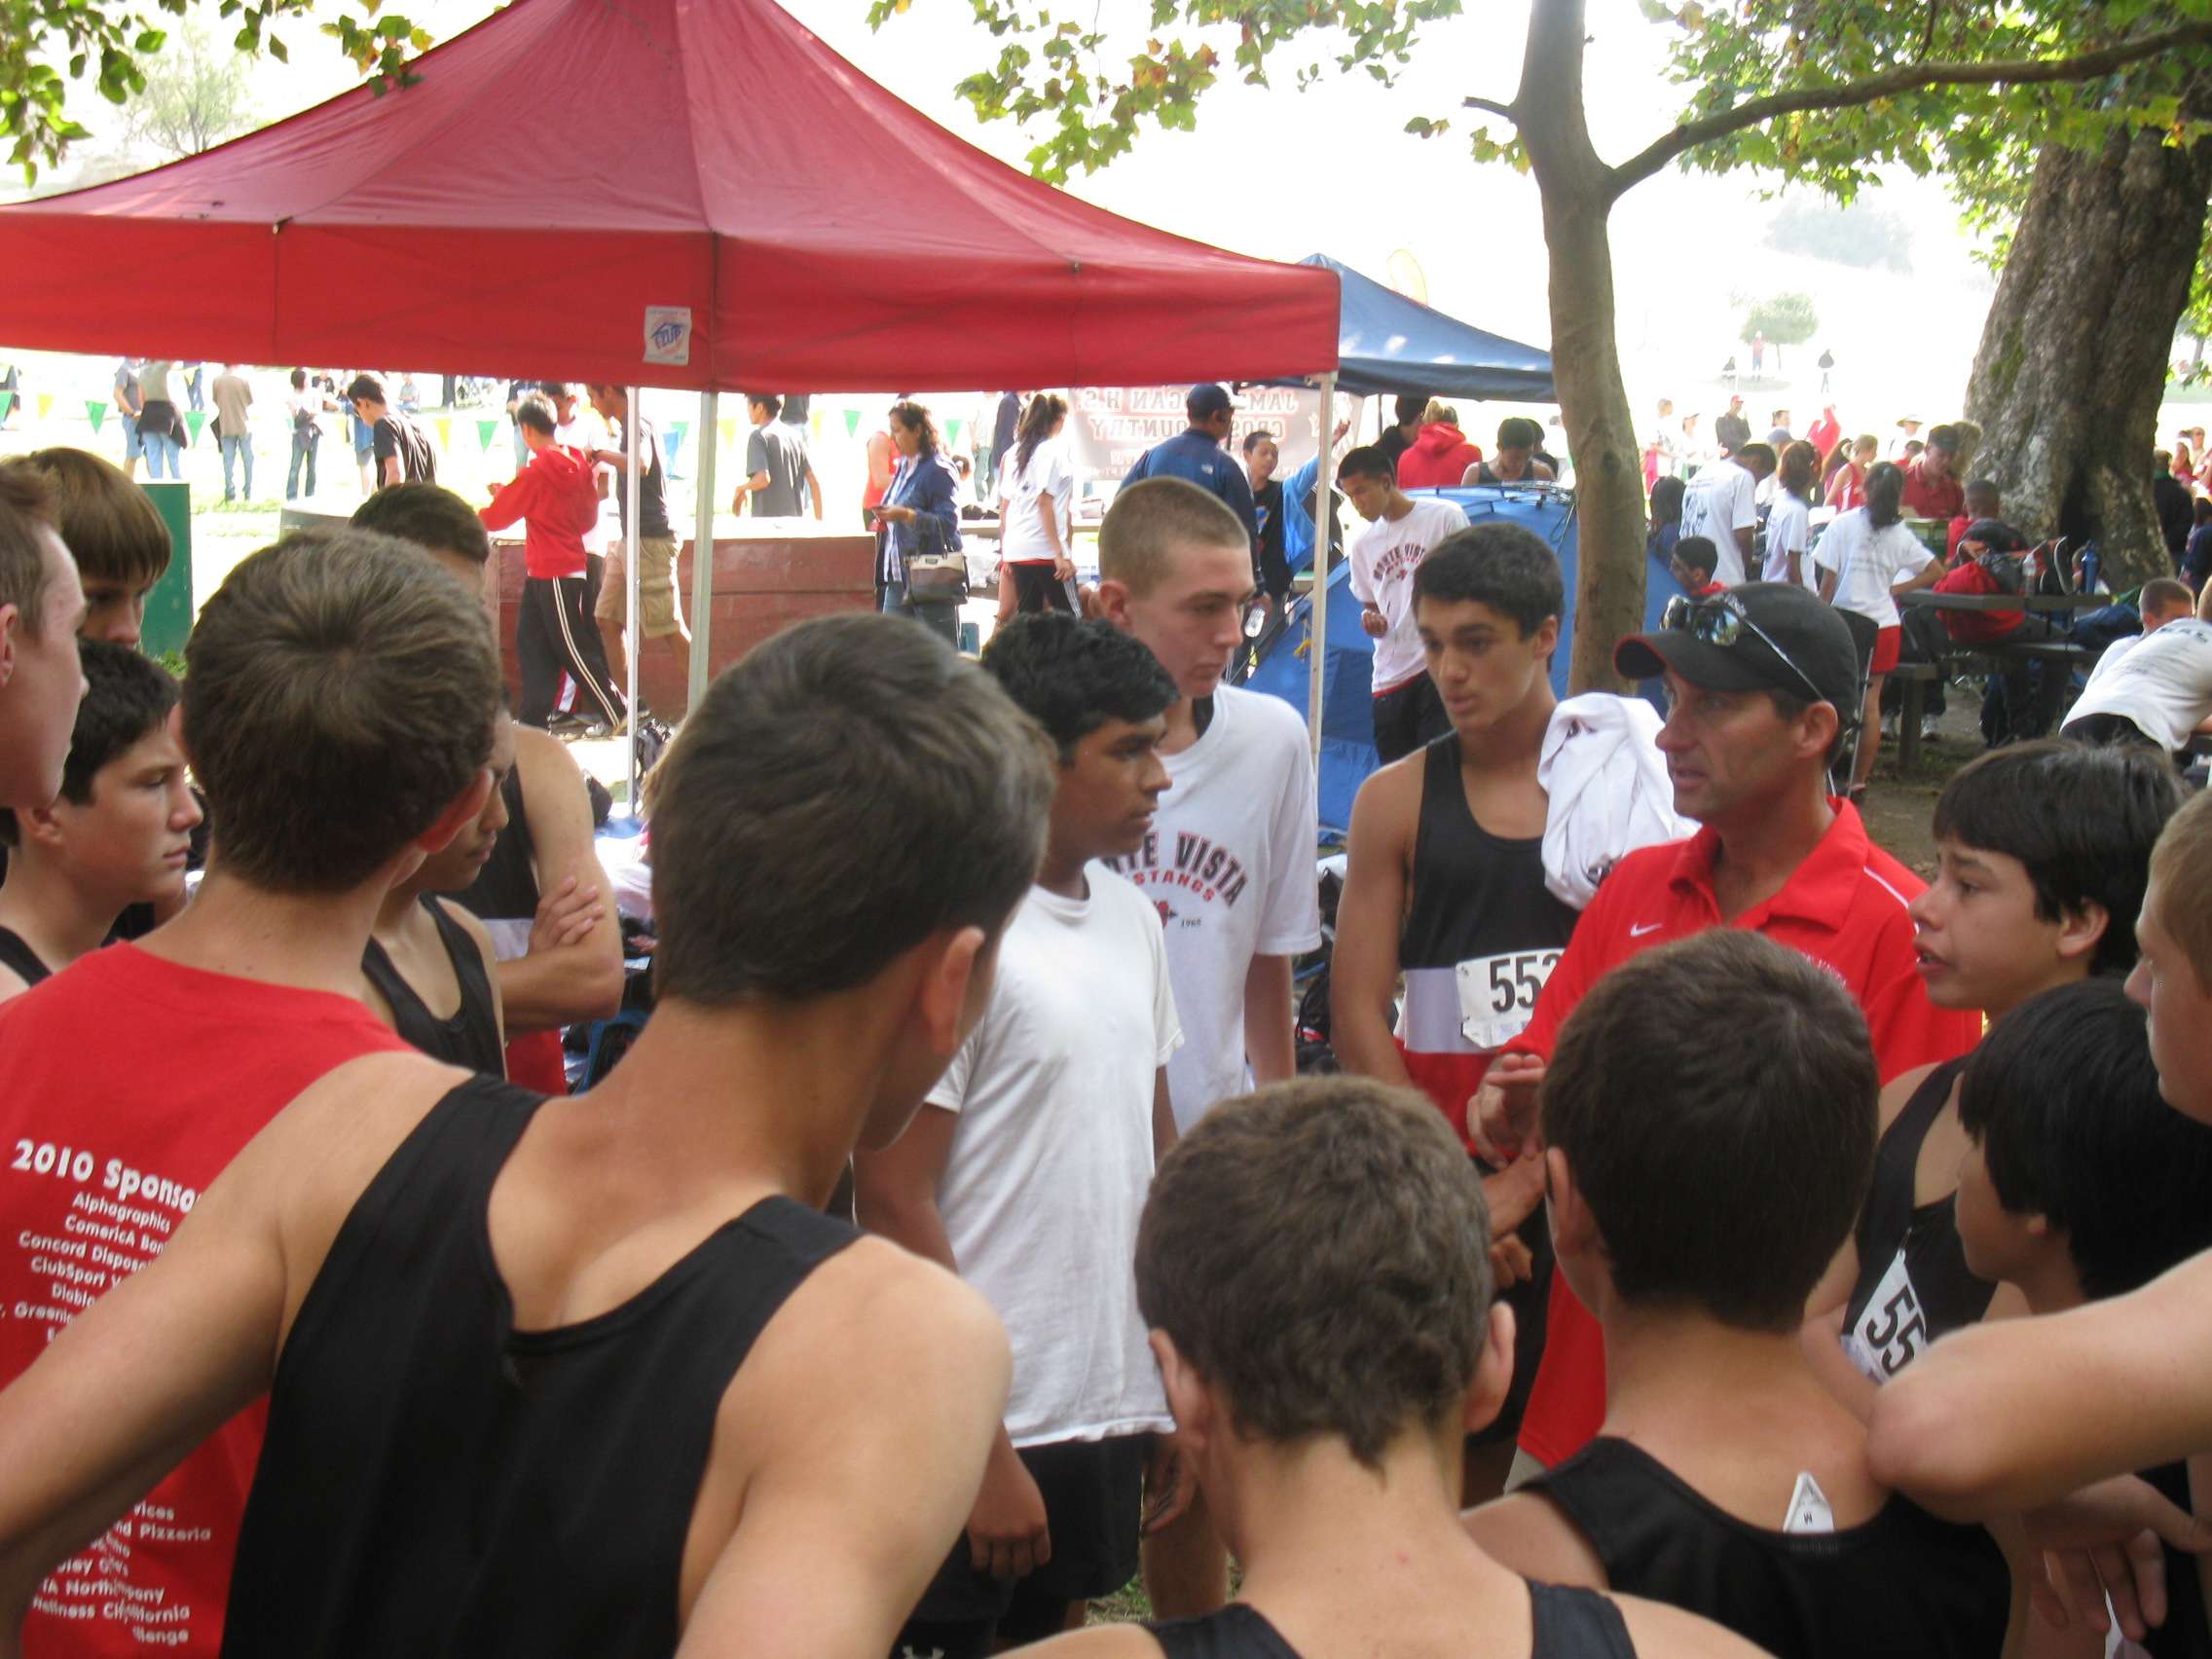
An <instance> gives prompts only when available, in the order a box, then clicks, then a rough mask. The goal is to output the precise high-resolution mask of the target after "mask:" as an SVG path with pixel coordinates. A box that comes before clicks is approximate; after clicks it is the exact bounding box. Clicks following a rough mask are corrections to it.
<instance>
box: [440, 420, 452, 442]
mask: <svg viewBox="0 0 2212 1659" xmlns="http://www.w3.org/2000/svg"><path fill="white" fill-rule="evenodd" d="M438 448H440V449H451V448H453V422H452V421H450V420H448V419H447V418H446V417H445V416H442V415H441V416H439V417H438Z"/></svg>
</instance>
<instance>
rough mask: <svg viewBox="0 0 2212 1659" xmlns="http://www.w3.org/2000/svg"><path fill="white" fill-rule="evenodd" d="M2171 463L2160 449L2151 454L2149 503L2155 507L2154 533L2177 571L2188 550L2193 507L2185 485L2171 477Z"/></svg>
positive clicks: (2194, 523)
mask: <svg viewBox="0 0 2212 1659" xmlns="http://www.w3.org/2000/svg"><path fill="white" fill-rule="evenodd" d="M2172 462H2173V458H2172V457H2171V456H2169V455H2167V454H2166V452H2165V451H2164V450H2159V451H2158V452H2157V454H2156V455H2155V456H2153V457H2152V464H2153V467H2154V468H2155V470H2154V471H2153V472H2152V474H2151V503H2152V505H2153V506H2155V507H2157V510H2158V534H2159V535H2161V536H2163V537H2164V538H2165V543H2166V552H2167V554H2168V555H2169V556H2170V557H2171V558H2172V559H2173V567H2174V569H2175V570H2177V571H2178V570H2180V569H2181V567H2182V560H2183V558H2184V557H2185V556H2186V555H2187V553H2188V551H2189V533H2190V532H2191V531H2192V530H2194V528H2195V527H2196V506H2195V501H2194V498H2193V497H2192V496H2191V494H2190V489H2189V486H2188V485H2187V484H2184V483H2183V482H2182V481H2181V480H2180V479H2179V478H2176V477H2175V476H2174V469H2173V464H2172Z"/></svg>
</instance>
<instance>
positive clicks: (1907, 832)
mask: <svg viewBox="0 0 2212 1659" xmlns="http://www.w3.org/2000/svg"><path fill="white" fill-rule="evenodd" d="M1949 698H1950V707H1949V708H1948V709H1947V710H1946V711H1945V712H1944V713H1943V715H1941V716H1940V717H1939V718H1938V719H1937V721H1936V735H1935V736H1934V737H1933V738H1931V739H1929V740H1927V741H1924V742H1923V743H1922V744H1921V746H1920V756H1919V758H1918V760H1917V761H1916V763H1915V764H1914V766H1913V768H1912V771H1911V772H1910V773H1909V774H1905V773H1902V772H1900V771H1899V766H1898V746H1897V740H1896V739H1894V738H1885V739H1883V741H1882V750H1881V754H1880V755H1879V756H1877V757H1876V759H1875V762H1874V777H1873V781H1872V783H1871V784H1870V785H1869V786H1868V788H1867V791H1866V801H1865V806H1864V808H1863V811H1864V815H1865V819H1866V828H1867V830H1868V832H1869V833H1870V834H1872V836H1873V838H1874V841H1875V843H1876V844H1877V845H1879V846H1881V847H1883V848H1885V849H1887V850H1888V852H1889V853H1890V854H1891V855H1892V856H1893V857H1895V858H1897V859H1899V860H1900V861H1902V862H1903V863H1904V864H1905V865H1906V866H1909V867H1910V868H1911V869H1912V870H1913V871H1914V872H1915V873H1917V874H1918V875H1920V876H1921V877H1922V878H1923V879H1929V878H1932V877H1933V876H1934V875H1935V873H1936V837H1935V836H1934V834H1933V833H1931V831H1930V829H1929V824H1930V821H1931V820H1932V819H1933V818H1934V817H1935V815H1936V796H1937V795H1938V794H1940V793H1942V790H1943V786H1944V785H1945V784H1946V783H1948V782H1949V781H1950V778H1951V774H1952V773H1954V772H1956V771H1957V770H1958V769H1959V768H1960V767H1961V766H1964V765H1965V764H1966V763H1967V762H1968V761H1969V760H1972V758H1973V757H1974V756H1977V755H1979V754H1980V753H1981V749H1982V743H1981V698H1980V696H1979V695H1978V694H1977V693H1976V692H1975V691H1972V690H1961V689H1960V688H1959V687H1958V686H1956V685H1953V686H1951V687H1950V688H1949Z"/></svg>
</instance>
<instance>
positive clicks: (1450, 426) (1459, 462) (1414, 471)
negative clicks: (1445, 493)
mask: <svg viewBox="0 0 2212 1659" xmlns="http://www.w3.org/2000/svg"><path fill="white" fill-rule="evenodd" d="M1482 463H1483V452H1482V451H1481V450H1480V449H1478V448H1477V447H1476V446H1475V445H1473V444H1471V443H1469V442H1468V441H1467V434H1466V433H1464V432H1462V431H1460V430H1459V412H1458V411H1457V410H1456V409H1455V408H1453V407H1452V406H1451V405H1450V404H1449V403H1437V402H1434V401H1432V402H1430V404H1429V406H1428V407H1427V408H1426V409H1424V410H1423V411H1422V412H1421V418H1420V431H1419V435H1418V436H1416V437H1415V439H1414V442H1413V447H1412V448H1411V449H1409V450H1407V451H1406V453H1405V454H1404V455H1401V456H1399V457H1398V487H1399V488H1400V489H1401V490H1442V489H1448V488H1450V487H1451V486H1452V485H1455V484H1457V483H1459V482H1460V481H1461V480H1462V479H1463V478H1465V476H1466V474H1467V470H1468V468H1470V467H1476V466H1480V465H1482Z"/></svg>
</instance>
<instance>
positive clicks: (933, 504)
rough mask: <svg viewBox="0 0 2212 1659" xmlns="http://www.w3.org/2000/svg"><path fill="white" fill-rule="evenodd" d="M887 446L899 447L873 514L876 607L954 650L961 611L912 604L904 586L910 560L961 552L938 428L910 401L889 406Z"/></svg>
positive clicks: (948, 605) (935, 603) (936, 603)
mask: <svg viewBox="0 0 2212 1659" xmlns="http://www.w3.org/2000/svg"><path fill="white" fill-rule="evenodd" d="M891 441H892V442H893V443H895V444H897V445H898V446H899V469H898V470H897V471H896V472H895V473H893V474H892V478H891V488H890V489H889V490H888V491H886V492H885V493H884V498H883V501H882V504H881V505H879V506H878V507H877V508H876V509H875V517H876V522H877V523H878V525H880V526H881V534H882V546H881V550H880V551H879V552H878V554H877V556H876V607H877V608H878V609H880V610H882V611H883V612H884V614H885V615H887V616H907V617H911V618H912V619H913V620H914V621H916V622H919V623H921V624H922V625H923V626H924V627H927V628H929V629H931V630H932V631H934V632H935V633H936V634H938V635H939V636H940V638H941V639H943V641H944V643H945V644H946V645H952V646H954V647H957V646H958V645H959V644H960V607H959V606H958V605H957V604H955V603H952V602H949V601H941V600H922V599H916V598H914V597H913V595H912V592H911V590H910V589H909V587H908V585H907V571H908V568H909V566H910V564H911V562H912V561H913V560H915V559H918V558H921V557H922V556H924V555H925V554H927V555H942V554H950V553H958V552H959V551H960V513H959V509H958V508H957V507H956V506H955V505H954V498H955V495H956V493H957V489H956V485H955V482H954V479H953V474H952V463H951V461H949V460H947V459H946V457H945V454H944V441H943V440H942V439H941V438H940V437H939V436H938V429H937V423H936V422H935V421H934V420H932V419H931V418H930V412H929V410H927V409H926V408H924V407H923V406H922V405H921V404H919V403H916V402H915V401H914V400H913V399H912V398H902V399H900V400H899V401H898V402H897V403H894V404H893V405H892V406H891ZM816 516H818V517H819V516H820V515H819V513H817V515H816Z"/></svg>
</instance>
